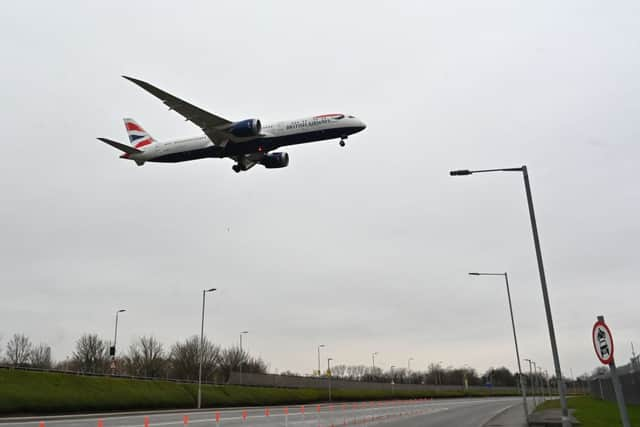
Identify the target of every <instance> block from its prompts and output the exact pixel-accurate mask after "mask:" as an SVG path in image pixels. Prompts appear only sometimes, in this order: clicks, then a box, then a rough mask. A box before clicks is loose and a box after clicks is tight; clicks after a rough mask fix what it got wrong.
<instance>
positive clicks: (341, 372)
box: [331, 365, 347, 378]
mask: <svg viewBox="0 0 640 427" xmlns="http://www.w3.org/2000/svg"><path fill="white" fill-rule="evenodd" d="M346 372H347V367H346V365H336V366H334V367H332V368H331V375H332V376H333V377H335V378H343V377H344V376H345V373H346Z"/></svg>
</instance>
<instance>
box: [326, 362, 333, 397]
mask: <svg viewBox="0 0 640 427" xmlns="http://www.w3.org/2000/svg"><path fill="white" fill-rule="evenodd" d="M332 360H333V358H331V357H329V358H328V359H327V376H328V377H329V402H331V361H332Z"/></svg>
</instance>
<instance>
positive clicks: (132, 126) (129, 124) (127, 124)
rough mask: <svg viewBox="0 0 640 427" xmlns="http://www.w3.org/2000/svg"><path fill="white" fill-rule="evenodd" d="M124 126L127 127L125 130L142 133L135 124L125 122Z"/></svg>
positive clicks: (142, 130)
mask: <svg viewBox="0 0 640 427" xmlns="http://www.w3.org/2000/svg"><path fill="white" fill-rule="evenodd" d="M125 126H126V127H127V130H139V131H140V132H144V129H142V128H141V127H140V126H138V125H137V124H135V123H131V122H127V123H125Z"/></svg>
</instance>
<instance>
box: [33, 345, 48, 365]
mask: <svg viewBox="0 0 640 427" xmlns="http://www.w3.org/2000/svg"><path fill="white" fill-rule="evenodd" d="M29 362H30V363H31V366H32V367H34V368H41V369H51V367H52V366H53V362H52V361H51V347H49V346H48V345H46V344H38V345H37V346H35V347H34V348H33V350H31V354H30V355H29Z"/></svg>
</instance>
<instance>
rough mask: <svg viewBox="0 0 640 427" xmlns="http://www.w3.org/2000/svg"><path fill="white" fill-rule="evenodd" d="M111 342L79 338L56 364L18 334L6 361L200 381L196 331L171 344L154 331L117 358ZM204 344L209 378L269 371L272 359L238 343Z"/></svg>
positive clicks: (46, 351)
mask: <svg viewBox="0 0 640 427" xmlns="http://www.w3.org/2000/svg"><path fill="white" fill-rule="evenodd" d="M109 344H110V343H109V342H108V341H106V340H103V339H101V338H100V337H99V336H98V335H97V334H84V335H82V336H81V337H80V338H79V339H78V340H77V341H76V345H75V350H74V352H73V354H72V356H71V357H70V358H67V359H66V360H64V361H60V362H57V363H54V362H53V360H52V358H51V347H49V346H48V345H46V344H39V345H37V346H34V345H33V344H32V343H31V341H30V340H29V338H28V337H26V336H25V335H23V334H14V335H13V337H12V338H11V339H10V340H9V341H8V342H7V345H6V349H5V359H2V360H0V362H3V363H5V364H9V365H12V366H16V367H32V368H42V369H60V370H67V371H74V372H84V373H97V374H107V373H112V372H115V373H116V374H118V375H130V376H139V377H151V378H173V379H183V380H197V379H198V370H199V364H200V351H199V349H200V338H199V337H198V336H195V335H194V336H192V337H189V338H187V339H185V340H184V341H178V342H176V343H175V344H173V345H172V346H171V347H170V348H169V349H166V348H165V347H164V345H163V344H162V343H160V342H159V341H158V340H157V339H156V338H154V337H153V336H143V337H139V338H138V339H136V340H135V341H134V342H133V343H132V344H131V345H130V346H129V348H128V350H127V351H125V352H124V353H123V354H122V355H119V356H118V357H117V358H116V359H115V360H113V359H112V357H111V356H110V355H109ZM203 344H204V345H203V346H202V360H203V363H202V378H203V380H204V381H210V382H225V381H226V380H227V379H228V378H229V375H230V373H231V372H232V371H237V370H239V369H240V367H241V366H242V370H243V372H247V373H266V372H267V364H266V363H265V362H264V361H263V360H262V359H261V358H259V357H252V356H251V355H250V354H249V353H248V352H247V351H246V350H244V349H242V350H241V349H240V348H239V347H238V346H231V347H227V348H222V347H220V346H219V345H216V344H214V343H212V342H211V341H209V340H208V339H207V338H205V339H204V343H203Z"/></svg>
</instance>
